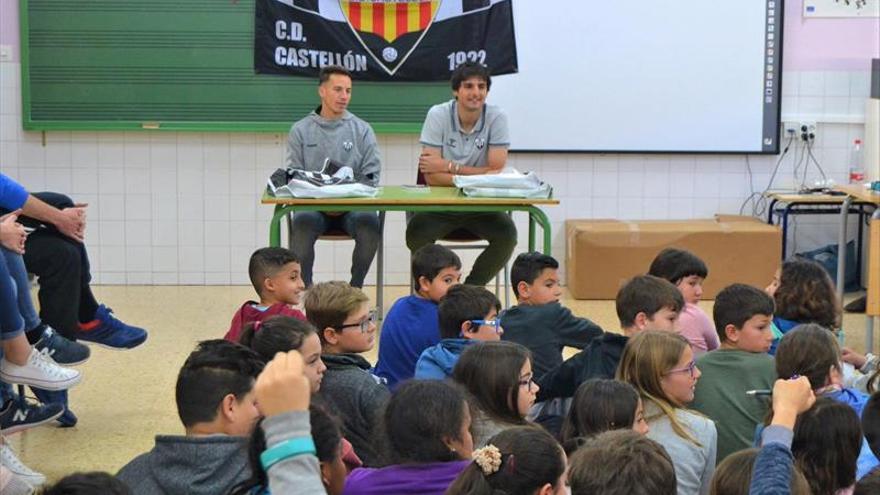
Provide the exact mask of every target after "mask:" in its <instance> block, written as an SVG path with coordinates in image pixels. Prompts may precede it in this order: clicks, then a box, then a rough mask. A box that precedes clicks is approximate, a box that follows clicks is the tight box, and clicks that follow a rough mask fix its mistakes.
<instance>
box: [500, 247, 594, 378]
mask: <svg viewBox="0 0 880 495" xmlns="http://www.w3.org/2000/svg"><path fill="white" fill-rule="evenodd" d="M558 272H559V262H557V261H556V259H554V258H553V257H552V256H548V255H546V254H543V253H537V252H532V253H522V254H520V255H519V256H517V257H516V260H514V262H513V266H512V267H511V269H510V282H511V285H512V286H513V294H514V295H515V296H516V302H517V305H516V306H513V307H511V308H510V309H508V310H506V311H504V313H503V314H502V315H501V317H502V318H503V319H504V337H503V339H504V340H509V341H511V342H516V343H517V344H522V345H524V346H526V347H527V348H528V349H529V350H530V351H532V360H533V364H534V371H535V379H536V380H538V379H540V378H541V376H543V375H544V373H546V372H548V371H550V370H551V369H553V368H555V367H557V366H559V365H560V364H562V348H563V347H566V346H569V347H575V348H578V349H583V348H584V347H586V346H587V344H589V343H590V342H591V341H592V340H593V339H595V338H597V337H600V336H601V335H602V333H603V332H602V328H601V327H599V325H596V324H595V323H593V322H592V321H590V320H588V319H586V318H579V317H577V316H575V315H573V314H572V313H571V311H570V310H569V309H568V308H566V307H565V306H563V305H561V304H560V303H559V297H560V296H561V295H562V287H561V286H560V285H559V273H558Z"/></svg>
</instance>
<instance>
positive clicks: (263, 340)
mask: <svg viewBox="0 0 880 495" xmlns="http://www.w3.org/2000/svg"><path fill="white" fill-rule="evenodd" d="M239 343H240V344H241V345H243V346H245V347H250V348H251V349H253V350H254V351H256V353H257V354H259V355H260V357H261V358H262V359H263V362H265V363H268V362H269V361H271V360H272V359H273V358H274V357H275V355H276V354H278V353H279V352H290V351H299V353H300V354H301V355H302V358H303V374H305V375H306V377H308V379H309V385H310V386H311V390H312V393H313V394H314V393H316V392H317V391H318V390H320V389H321V380H323V379H324V372H325V371H327V366H325V365H324V361H323V360H322V359H321V338H320V337H318V331H317V330H316V329H315V327H314V326H312V324H311V323H309V322H307V321H302V320H297V319H296V318H293V317H291V316H272V317H270V318H266V319H265V320H263V321H259V322H254V323H248V324H247V325H246V326H245V327H244V331H243V332H242V333H241V338H240V340H239Z"/></svg>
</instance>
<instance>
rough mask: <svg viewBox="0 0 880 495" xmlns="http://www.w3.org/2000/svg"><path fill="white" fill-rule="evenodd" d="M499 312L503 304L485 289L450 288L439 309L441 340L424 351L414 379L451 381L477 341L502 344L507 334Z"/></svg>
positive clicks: (470, 287)
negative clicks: (455, 369) (456, 365)
mask: <svg viewBox="0 0 880 495" xmlns="http://www.w3.org/2000/svg"><path fill="white" fill-rule="evenodd" d="M500 310H501V301H499V300H498V298H497V297H495V294H492V293H491V292H489V291H488V290H486V289H484V288H482V287H476V286H473V285H456V286H454V287H450V288H449V290H448V291H447V292H446V297H444V298H443V299H442V300H440V305H439V307H438V308H437V319H438V323H439V325H440V337H441V340H440V342H439V343H438V344H436V345H433V346H431V347H428V348H427V349H425V350H424V351H422V355H421V356H419V360H418V361H417V362H416V372H415V377H416V378H418V379H420V380H443V379H445V378H448V377H450V376H452V369H453V368H454V367H455V363H456V362H458V357H459V356H461V353H462V351H464V349H465V347H466V346H468V345H470V344H472V343H474V342H477V341H497V340H500V339H501V334H502V333H504V329H503V328H501V323H500V320H499V319H498V311H500Z"/></svg>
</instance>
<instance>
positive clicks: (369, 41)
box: [339, 0, 440, 75]
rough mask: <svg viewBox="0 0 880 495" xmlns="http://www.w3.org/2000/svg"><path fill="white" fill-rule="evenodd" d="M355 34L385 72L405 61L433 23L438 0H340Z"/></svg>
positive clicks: (393, 70) (398, 66)
mask: <svg viewBox="0 0 880 495" xmlns="http://www.w3.org/2000/svg"><path fill="white" fill-rule="evenodd" d="M339 3H340V6H341V7H342V13H343V14H344V15H345V19H346V20H347V21H348V25H349V27H351V30H352V32H353V33H354V35H355V37H356V38H357V39H358V41H360V43H361V45H363V47H364V49H366V50H367V51H368V52H369V53H370V55H372V56H373V59H374V60H375V61H376V63H378V64H379V65H380V66H381V67H382V68H383V69H384V70H385V72H387V73H388V74H389V75H394V73H395V72H397V69H399V68H400V66H401V65H403V63H404V62H406V59H407V58H409V56H410V55H411V54H412V52H413V50H415V48H416V46H418V44H419V43H420V42H421V41H422V38H424V37H425V33H427V32H428V29H429V28H430V27H431V24H432V23H433V22H434V16H435V15H436V14H437V7H438V6H439V5H440V0H340V1H339Z"/></svg>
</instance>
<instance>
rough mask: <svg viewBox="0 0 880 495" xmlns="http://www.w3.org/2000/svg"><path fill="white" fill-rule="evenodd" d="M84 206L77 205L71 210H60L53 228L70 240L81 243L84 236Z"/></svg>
mask: <svg viewBox="0 0 880 495" xmlns="http://www.w3.org/2000/svg"><path fill="white" fill-rule="evenodd" d="M86 206H87V205H85V204H81V203H80V204H77V205H76V206H74V207H73V208H65V209H63V210H60V214H59V215H58V219H57V220H56V221H55V223H54V225H55V228H56V229H58V231H59V232H61V233H62V234H64V235H66V236H67V237H70V238H71V239H74V240H77V241H79V242H83V240H84V239H85V234H86Z"/></svg>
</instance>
